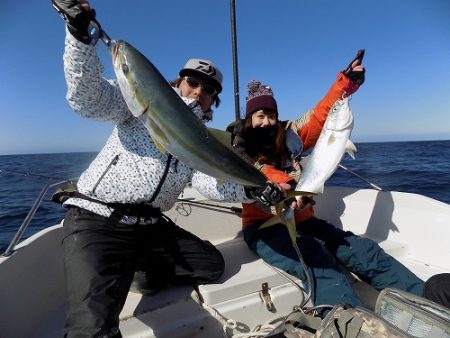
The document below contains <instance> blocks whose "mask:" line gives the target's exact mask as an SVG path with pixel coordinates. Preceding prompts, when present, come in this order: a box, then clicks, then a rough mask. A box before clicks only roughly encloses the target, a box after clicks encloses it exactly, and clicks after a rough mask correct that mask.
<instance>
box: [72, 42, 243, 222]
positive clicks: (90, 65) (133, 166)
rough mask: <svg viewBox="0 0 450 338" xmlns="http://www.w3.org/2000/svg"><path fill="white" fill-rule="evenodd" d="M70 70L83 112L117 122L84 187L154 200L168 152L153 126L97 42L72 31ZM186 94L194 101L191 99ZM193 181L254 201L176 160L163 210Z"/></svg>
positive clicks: (103, 210) (159, 203)
mask: <svg viewBox="0 0 450 338" xmlns="http://www.w3.org/2000/svg"><path fill="white" fill-rule="evenodd" d="M64 73H65V77H66V82H67V86H68V91H67V100H68V102H69V104H70V106H71V107H72V109H73V110H74V111H76V112H77V113H79V114H80V115H81V116H82V117H86V118H91V119H95V120H100V121H111V122H113V123H114V124H115V127H114V129H113V132H112V134H111V136H110V137H109V139H108V140H107V142H106V145H105V146H104V147H103V149H102V150H101V151H100V152H99V154H98V155H97V157H96V158H95V159H94V161H93V162H92V163H91V164H90V166H89V167H88V168H87V170H85V171H84V172H83V174H82V175H81V176H80V178H79V180H78V190H79V192H81V193H82V194H85V195H87V196H90V197H92V198H94V199H97V200H101V201H103V202H108V203H146V202H148V201H150V200H151V199H152V197H153V195H154V193H155V190H156V187H157V186H158V184H159V183H160V181H161V178H162V175H163V173H164V170H165V168H166V164H167V162H168V161H167V159H168V156H167V154H163V153H161V152H160V151H159V150H158V149H157V147H156V146H155V144H154V143H153V141H152V139H151V137H150V135H149V133H148V131H147V129H146V128H145V127H144V126H143V124H142V123H141V122H140V121H139V120H138V119H136V118H135V117H133V115H132V114H131V113H130V111H129V110H128V108H127V106H126V103H125V101H124V100H123V97H122V94H121V92H120V89H119V87H118V84H117V83H116V81H115V80H106V79H104V78H103V77H102V76H103V66H102V64H101V63H100V60H99V58H98V56H97V47H96V46H88V45H85V44H83V43H81V42H79V41H77V40H76V39H75V38H73V37H72V35H71V34H70V33H67V34H66V42H65V52H64ZM183 99H184V100H185V102H187V103H188V99H186V98H183ZM193 109H200V108H199V107H198V106H197V107H195V108H193ZM194 113H196V114H198V112H194ZM189 181H190V182H192V186H193V187H194V188H196V189H197V190H198V191H199V192H200V193H201V194H202V195H204V196H205V197H207V198H210V199H213V200H222V201H229V202H242V201H243V202H251V201H252V200H250V199H248V198H247V197H246V195H245V192H244V189H243V187H242V186H241V185H237V184H231V183H225V184H219V183H218V182H217V180H216V179H215V178H213V177H210V176H207V175H205V174H203V173H201V172H199V171H195V170H193V169H192V168H190V167H188V166H187V165H185V164H184V163H181V162H179V161H177V160H175V159H172V161H171V162H170V167H169V171H168V174H167V177H166V179H165V180H164V182H163V184H162V186H161V190H160V192H159V193H158V194H157V196H156V198H155V199H154V201H153V202H152V203H151V204H152V206H153V207H155V208H160V209H161V211H167V210H169V209H170V208H171V207H172V206H173V205H174V203H175V202H176V201H177V198H178V197H179V195H180V193H181V192H182V191H183V189H184V187H185V186H186V184H187V183H188V182H189ZM64 205H65V206H67V205H75V206H78V207H81V208H84V209H87V210H89V211H91V212H94V213H96V214H99V215H102V216H105V217H109V216H110V214H111V211H112V210H111V209H110V208H108V207H107V206H105V205H102V204H99V203H95V202H91V201H87V200H84V199H79V198H70V199H69V200H67V201H66V202H65V204H64ZM126 220H127V219H126V218H125V219H124V220H123V221H126ZM129 221H131V219H129Z"/></svg>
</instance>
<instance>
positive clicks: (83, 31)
mask: <svg viewBox="0 0 450 338" xmlns="http://www.w3.org/2000/svg"><path fill="white" fill-rule="evenodd" d="M52 3H53V7H54V8H55V9H56V11H57V12H58V13H59V14H60V15H61V17H62V18H63V20H64V21H65V22H66V24H67V28H68V29H69V32H70V33H71V34H72V35H73V36H74V37H75V38H76V39H77V40H79V41H81V42H83V43H85V44H90V43H91V41H92V38H91V37H90V36H89V34H88V26H89V23H90V22H91V21H94V20H95V10H94V9H91V7H90V6H89V2H88V1H87V0H79V1H77V0H52ZM97 24H98V22H97ZM99 28H100V25H99Z"/></svg>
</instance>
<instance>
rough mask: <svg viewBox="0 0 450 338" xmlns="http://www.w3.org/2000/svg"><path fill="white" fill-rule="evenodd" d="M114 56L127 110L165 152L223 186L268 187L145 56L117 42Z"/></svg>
mask: <svg viewBox="0 0 450 338" xmlns="http://www.w3.org/2000/svg"><path fill="white" fill-rule="evenodd" d="M112 58H113V65H114V71H115V73H116V77H117V80H118V83H119V87H120V90H121V92H122V95H123V97H124V99H125V101H126V103H127V105H128V108H129V109H130V111H131V113H132V114H133V115H134V116H136V117H137V118H138V119H140V120H141V121H142V123H143V124H144V125H145V127H146V128H147V129H148V131H149V133H150V136H151V137H152V139H153V141H154V142H155V144H156V145H157V146H158V148H159V149H160V150H161V151H163V152H164V151H165V150H167V151H168V152H170V153H171V154H172V155H173V156H175V157H176V158H177V159H179V160H180V161H182V162H184V163H186V164H187V165H189V166H190V167H191V168H194V169H197V170H199V171H201V172H204V173H205V174H208V175H210V176H213V177H216V178H217V179H219V180H222V181H224V182H233V183H238V184H242V185H244V186H251V187H258V186H263V185H264V183H265V182H266V180H267V179H266V177H265V176H264V175H263V174H262V173H261V172H260V171H259V170H257V169H256V168H255V167H253V166H252V165H250V164H249V163H247V162H246V161H245V160H244V159H242V158H241V157H240V156H239V155H237V154H236V153H235V152H233V150H231V149H230V148H229V147H227V146H225V145H224V144H223V143H222V142H221V141H220V140H218V139H217V138H216V137H215V136H214V135H213V134H212V132H211V131H210V130H208V128H206V126H205V125H204V124H203V123H202V122H200V121H199V120H198V119H197V118H196V117H195V116H194V114H193V113H192V112H191V110H190V109H189V108H188V107H187V105H186V104H185V103H184V102H183V100H182V99H181V98H180V97H179V96H178V94H177V93H176V92H175V91H174V90H173V88H172V87H171V86H170V84H169V83H168V82H167V81H166V80H165V79H164V77H163V76H162V75H161V73H160V72H159V71H158V69H156V67H155V66H154V65H153V64H152V63H151V62H150V61H149V60H148V59H147V58H146V57H145V56H144V55H143V54H141V53H140V52H139V51H138V50H137V49H135V48H134V47H133V46H131V45H130V44H129V43H127V42H125V41H116V42H115V45H114V46H113V48H112Z"/></svg>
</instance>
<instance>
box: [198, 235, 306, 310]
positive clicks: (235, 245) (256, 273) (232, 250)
mask: <svg viewBox="0 0 450 338" xmlns="http://www.w3.org/2000/svg"><path fill="white" fill-rule="evenodd" d="M217 248H218V249H219V250H220V252H221V253H222V255H223V256H224V259H225V271H224V274H223V275H222V277H221V278H220V279H219V280H217V282H216V283H211V284H205V285H200V286H199V292H200V293H201V295H202V297H203V300H204V301H205V302H206V303H207V304H209V305H215V304H218V303H222V302H225V301H227V300H229V299H230V295H232V297H233V298H239V297H242V296H245V295H248V294H252V293H256V292H260V291H261V290H262V284H263V283H268V287H269V288H274V287H277V286H281V285H284V284H286V283H289V282H288V281H287V280H286V278H285V277H283V276H282V275H280V274H279V273H278V272H277V271H275V270H274V269H273V268H271V267H270V266H268V265H267V264H266V263H264V261H263V260H262V259H261V258H259V257H258V256H257V255H256V254H254V253H253V252H252V251H251V250H250V249H249V248H248V246H247V244H246V243H245V242H244V240H243V238H242V237H238V238H235V239H233V240H231V241H228V242H225V243H222V244H219V245H217ZM289 276H290V277H291V278H292V279H293V280H295V281H296V282H297V283H300V284H301V281H300V280H299V279H298V278H296V277H294V276H291V275H289Z"/></svg>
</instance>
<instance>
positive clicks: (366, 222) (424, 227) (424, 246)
mask: <svg viewBox="0 0 450 338" xmlns="http://www.w3.org/2000/svg"><path fill="white" fill-rule="evenodd" d="M195 197H196V196H193V195H190V196H189V198H195ZM199 200H200V198H198V197H197V199H196V201H199ZM316 200H317V207H316V210H317V216H318V217H320V218H324V219H327V220H328V221H330V222H332V223H333V224H335V225H336V226H339V227H343V228H344V229H347V230H352V231H353V232H355V233H358V234H362V235H365V236H369V237H371V238H372V239H374V240H376V241H377V242H378V243H379V244H380V245H381V247H383V248H384V249H385V251H386V252H388V253H390V254H391V255H393V256H394V257H396V258H397V259H398V260H399V261H400V262H402V263H403V264H405V265H406V266H407V267H408V268H410V269H411V270H412V271H413V272H414V273H416V274H417V275H418V276H419V277H421V278H422V279H427V278H428V277H430V276H431V275H433V274H436V273H441V272H449V271H450V259H449V257H450V255H449V254H450V249H449V246H448V238H450V224H449V222H450V206H449V205H448V204H445V203H441V202H438V201H435V200H432V199H429V198H426V197H423V196H419V195H414V194H405V193H393V192H377V191H374V190H365V189H361V190H357V189H350V188H327V190H326V193H325V194H324V195H320V196H317V198H316ZM208 203H213V202H210V201H208ZM220 205H221V206H224V204H220ZM226 206H231V205H229V204H226ZM236 206H239V205H236ZM211 209H214V207H207V208H204V207H198V206H195V205H184V206H183V205H181V206H178V209H173V210H171V211H170V212H169V213H167V214H168V215H169V217H171V218H172V219H173V220H174V221H175V222H176V223H177V224H179V225H181V226H183V227H184V228H186V229H188V230H189V231H191V232H193V233H194V234H196V235H197V236H199V237H201V238H204V239H208V240H210V241H211V242H212V243H213V244H215V245H216V246H217V247H218V249H219V250H220V251H221V252H222V253H223V255H224V258H225V261H226V269H225V273H224V275H223V276H222V277H221V278H220V279H219V280H218V281H217V282H216V283H213V284H208V285H202V286H200V287H199V289H198V291H199V293H200V297H202V298H203V301H204V303H205V304H207V305H208V308H209V310H207V309H204V308H203V307H202V306H200V305H199V303H200V302H199V300H198V298H199V295H198V294H197V292H195V291H194V290H192V289H191V288H189V287H177V288H170V289H167V290H163V291H162V292H160V293H159V294H157V295H155V296H153V297H148V296H142V295H140V294H137V293H132V292H130V293H129V296H128V299H127V302H126V305H125V307H124V309H123V311H122V313H121V319H122V321H121V330H122V333H123V335H124V337H171V338H172V337H197V338H202V337H205V338H206V337H212V336H216V334H217V333H218V332H221V331H222V326H223V324H224V320H225V319H234V320H236V321H237V325H238V327H237V329H236V330H235V331H237V332H247V331H248V330H249V329H250V328H252V327H253V326H255V325H257V324H262V323H265V322H267V321H269V320H272V319H274V318H276V317H279V316H283V315H286V314H288V313H289V312H290V311H291V310H292V307H293V306H294V305H298V304H300V303H301V301H302V297H303V295H302V293H301V292H300V291H299V290H298V288H297V287H295V286H294V285H293V284H292V283H291V282H290V281H288V280H287V279H286V278H284V277H283V276H281V275H280V274H278V273H277V272H276V271H275V270H274V269H272V268H271V267H269V266H267V265H266V264H264V262H262V261H261V260H260V259H259V258H258V257H257V256H256V255H255V254H253V253H252V252H251V251H250V249H249V248H248V247H247V245H246V244H245V242H244V241H243V239H242V235H241V225H240V218H239V217H238V216H236V215H234V214H233V213H229V212H217V210H216V211H213V210H211ZM61 239H62V229H61V225H56V226H54V227H51V228H49V229H46V230H44V231H41V232H39V233H38V234H36V235H34V236H32V237H30V238H29V239H27V240H26V241H24V242H23V243H21V244H19V245H18V246H17V248H16V251H15V253H14V254H13V255H12V256H11V257H9V258H0V274H1V275H2V278H1V279H0V289H1V290H3V292H2V293H1V296H0V300H1V302H2V304H8V305H7V306H2V307H0V328H2V336H3V335H4V336H5V337H17V338H20V337H27V338H29V337H48V338H52V337H60V336H61V328H62V325H63V321H64V313H65V298H66V296H65V291H64V275H63V259H62V248H61ZM292 278H293V279H295V278H294V277H292ZM263 282H266V283H268V287H269V293H270V296H271V300H272V301H273V304H274V308H273V310H272V311H269V310H268V309H267V308H266V306H265V304H264V302H263V300H262V293H261V290H262V283H263ZM297 282H299V281H298V280H297ZM212 308H213V309H214V310H212ZM36 309H40V311H36ZM18 318H26V319H27V321H26V325H23V324H22V325H19V324H18ZM176 328H179V330H176Z"/></svg>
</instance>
